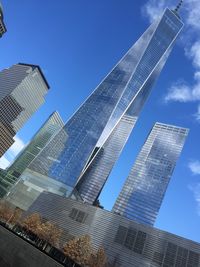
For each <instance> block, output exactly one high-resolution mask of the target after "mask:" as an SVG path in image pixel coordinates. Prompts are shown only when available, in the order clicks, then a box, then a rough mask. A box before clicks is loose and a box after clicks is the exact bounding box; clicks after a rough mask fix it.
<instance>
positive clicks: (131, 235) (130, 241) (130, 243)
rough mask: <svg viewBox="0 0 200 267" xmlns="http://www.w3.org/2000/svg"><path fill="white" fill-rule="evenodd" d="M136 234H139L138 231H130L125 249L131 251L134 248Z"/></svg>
mask: <svg viewBox="0 0 200 267" xmlns="http://www.w3.org/2000/svg"><path fill="white" fill-rule="evenodd" d="M136 234H137V231H136V230H135V229H132V228H130V229H128V232H127V236H126V240H125V242H124V246H125V247H127V248H129V249H132V248H133V245H134V241H135V237H136Z"/></svg>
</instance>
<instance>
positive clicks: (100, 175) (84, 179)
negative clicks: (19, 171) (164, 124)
mask: <svg viewBox="0 0 200 267" xmlns="http://www.w3.org/2000/svg"><path fill="white" fill-rule="evenodd" d="M169 52H170V51H169ZM169 52H168V53H166V55H165V56H164V57H163V59H162V60H161V61H160V63H159V64H158V66H157V67H156V68H155V70H154V71H153V73H152V75H151V77H150V78H149V79H148V81H147V82H146V83H145V85H144V86H143V88H142V90H141V91H140V93H139V94H138V95H137V97H136V98H135V99H134V101H133V103H132V104H131V106H130V107H129V109H128V110H127V111H126V113H125V114H124V115H123V116H122V118H121V119H120V120H119V122H118V123H117V124H116V126H115V127H114V129H113V131H112V132H111V133H110V135H109V136H108V138H107V139H106V141H105V142H104V143H103V145H102V146H101V145H100V143H101V142H100V141H99V142H98V143H99V147H98V146H97V147H96V154H95V156H94V157H92V159H91V161H90V162H89V164H88V165H87V166H86V168H85V169H84V171H83V173H82V175H81V177H80V179H79V182H78V183H77V185H76V186H75V189H74V192H73V193H74V194H75V195H76V196H80V197H81V199H82V200H83V201H84V202H87V203H90V204H93V203H95V202H96V200H97V199H98V197H99V195H100V193H101V191H102V189H103V186H104V185H105V183H106V181H107V179H108V177H109V174H110V173H111V171H112V168H113V166H114V164H115V163H116V161H117V160H118V158H119V156H120V154H121V151H122V149H123V147H124V145H125V144H126V141H127V140H128V138H129V136H130V134H131V132H132V129H133V128H134V126H135V123H136V122H137V119H138V116H139V114H140V111H141V110H142V108H143V106H144V104H145V102H146V100H147V98H148V96H149V94H150V93H151V90H152V86H153V84H154V82H155V81H156V79H157V78H158V76H159V74H160V72H161V70H162V68H163V66H164V64H165V62H166V60H167V58H168V55H169ZM122 98H123V97H122ZM112 125H113V120H112V118H111V120H110V121H109V123H108V126H107V127H106V129H105V131H104V133H105V134H103V135H102V136H106V131H107V132H108V130H107V128H108V127H110V129H111V128H112V127H111V126H112Z"/></svg>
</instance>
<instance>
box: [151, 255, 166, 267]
mask: <svg viewBox="0 0 200 267" xmlns="http://www.w3.org/2000/svg"><path fill="white" fill-rule="evenodd" d="M163 257H164V255H163V254H162V253H159V252H154V255H153V260H152V261H153V262H155V263H157V264H158V265H159V266H161V265H162V261H163Z"/></svg>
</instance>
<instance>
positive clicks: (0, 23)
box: [0, 3, 7, 38]
mask: <svg viewBox="0 0 200 267" xmlns="http://www.w3.org/2000/svg"><path fill="white" fill-rule="evenodd" d="M6 31H7V30H6V26H5V24H4V17H3V8H2V5H1V3H0V38H1V37H2V35H3V34H4V33H5V32H6Z"/></svg>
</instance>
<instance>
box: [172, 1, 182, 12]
mask: <svg viewBox="0 0 200 267" xmlns="http://www.w3.org/2000/svg"><path fill="white" fill-rule="evenodd" d="M182 4H183V0H180V2H179V3H178V5H177V6H176V8H175V10H174V11H175V12H176V13H178V11H179V9H180V8H181V6H182Z"/></svg>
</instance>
